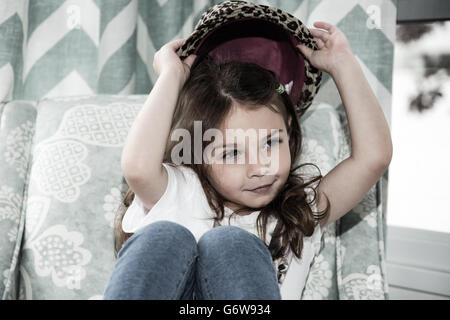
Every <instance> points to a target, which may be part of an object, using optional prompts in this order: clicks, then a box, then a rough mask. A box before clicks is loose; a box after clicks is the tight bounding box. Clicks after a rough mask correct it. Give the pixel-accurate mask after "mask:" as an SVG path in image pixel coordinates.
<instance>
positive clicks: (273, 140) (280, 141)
mask: <svg viewBox="0 0 450 320" xmlns="http://www.w3.org/2000/svg"><path fill="white" fill-rule="evenodd" d="M269 142H270V147H272V144H273V143H275V144H276V143H277V142H278V143H282V142H283V140H281V139H278V140H277V139H276V138H274V139H272V140H267V141H266V143H269Z"/></svg>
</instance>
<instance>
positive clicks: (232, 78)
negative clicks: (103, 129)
mask: <svg viewBox="0 0 450 320" xmlns="http://www.w3.org/2000/svg"><path fill="white" fill-rule="evenodd" d="M278 86H279V82H278V80H277V79H276V76H275V74H274V73H273V72H272V71H270V70H267V69H264V68H262V67H260V66H259V65H257V64H254V63H247V62H238V61H231V62H225V63H220V62H217V60H216V61H213V60H212V59H210V58H209V56H205V57H202V58H200V57H198V58H197V60H196V61H195V63H194V65H193V66H192V69H191V73H190V76H189V79H188V80H187V81H186V83H185V85H184V86H183V88H182V90H181V91H180V95H179V97H178V101H177V105H176V107H175V111H174V115H173V118H172V125H171V130H170V134H169V137H170V136H171V133H172V132H173V130H175V129H177V128H184V129H186V130H188V131H189V133H190V134H191V135H190V136H191V139H192V141H191V143H192V144H191V145H194V143H193V142H194V141H193V139H194V121H201V124H202V136H203V133H204V132H205V131H206V130H208V129H210V128H219V127H220V125H221V124H222V123H223V121H224V119H225V118H226V116H227V114H228V113H229V112H230V110H231V108H232V105H233V102H238V103H240V104H242V105H244V106H245V108H260V107H261V105H262V106H263V107H268V108H271V109H272V110H274V111H275V112H277V113H281V115H282V116H283V119H284V122H285V125H286V128H287V130H288V135H289V137H290V138H289V149H290V154H291V169H290V172H289V176H288V178H287V180H286V183H285V185H284V187H283V188H282V190H281V191H280V192H279V194H278V195H277V196H276V197H275V198H274V199H273V200H272V201H271V202H270V203H269V204H268V205H267V206H265V207H263V208H260V209H261V210H260V214H259V216H258V218H257V230H258V234H259V237H260V239H266V237H265V234H266V224H267V221H268V218H269V217H270V216H273V217H275V218H277V220H279V221H280V222H281V224H280V225H281V228H276V229H275V230H274V232H273V234H272V238H273V241H274V242H273V243H274V244H275V245H274V246H270V247H269V246H268V245H267V244H266V246H268V248H269V250H270V252H271V254H272V258H273V259H277V258H279V257H281V256H282V254H283V252H285V251H286V249H287V248H288V247H289V246H290V247H291V249H292V251H293V252H294V254H295V255H296V256H297V257H298V258H300V257H301V251H302V248H303V236H311V235H312V233H313V232H314V228H315V226H316V224H317V223H318V222H319V220H321V219H325V218H326V217H327V216H328V214H329V206H330V202H329V200H328V197H327V198H326V199H327V207H326V209H325V210H324V211H321V212H320V213H321V214H319V215H315V214H314V213H313V212H312V209H311V207H310V204H311V203H313V202H314V201H316V198H317V194H316V190H315V188H314V187H311V185H312V184H314V183H316V182H317V181H319V180H321V179H322V175H321V174H320V169H319V168H318V167H317V166H316V165H314V164H313V163H304V164H299V165H297V166H295V167H294V166H293V164H296V161H297V157H299V155H300V151H301V149H302V134H301V129H300V125H299V121H298V120H299V116H298V114H297V112H296V111H295V108H294V106H293V104H292V102H291V100H290V98H289V95H288V94H287V93H286V92H284V93H282V94H279V93H278V92H277V90H276V89H277V88H278ZM274 107H275V108H274ZM289 120H293V121H290V125H289V123H288V121H289ZM202 140H203V139H202ZM178 143H179V142H178V141H171V139H168V141H167V146H166V150H165V154H164V159H163V162H165V163H167V164H170V165H174V164H173V162H172V161H171V150H172V148H173V147H174V146H175V145H176V144H178ZM209 143H210V142H208V141H203V142H202V150H204V149H205V148H206V146H207V144H209ZM191 149H194V148H191ZM202 154H203V153H202ZM195 156H196V154H194V152H193V151H192V152H191V155H190V157H191V158H190V159H191V161H190V162H189V164H185V163H183V164H181V165H184V166H186V167H190V168H192V170H194V172H195V173H196V174H197V175H198V177H199V179H200V182H201V185H202V187H203V190H204V192H205V195H206V198H207V199H208V203H209V205H210V207H211V208H212V210H214V211H215V212H216V217H215V218H214V220H215V225H216V223H218V222H219V221H221V220H222V219H223V217H224V198H223V197H222V196H221V195H220V194H219V193H218V192H217V191H216V190H215V189H214V188H213V186H212V184H211V183H210V180H209V178H208V166H209V164H206V163H204V162H203V161H199V159H197V160H194V161H193V159H195ZM305 165H313V166H315V167H316V168H317V169H318V170H319V175H318V176H315V177H313V178H312V179H311V180H309V181H305V180H304V179H303V177H302V176H301V175H300V174H299V173H298V172H297V170H298V169H299V168H301V167H303V166H305ZM306 188H311V189H312V190H313V192H314V198H313V200H312V201H311V202H308V201H307V193H306V191H305V189H306ZM133 199H134V192H133V191H132V190H131V188H129V189H128V192H127V193H126V195H125V197H124V200H123V202H122V203H121V206H120V208H119V210H118V212H117V213H116V220H115V235H114V248H115V254H116V256H117V253H118V252H119V250H120V248H121V247H122V245H123V243H124V242H125V241H126V240H127V239H128V238H129V237H130V236H131V235H132V234H130V233H125V232H124V231H123V230H122V219H123V215H124V213H125V211H126V208H128V207H129V206H130V204H131V202H132V200H133ZM124 209H125V210H124ZM248 210H251V211H255V208H248V207H245V208H240V209H239V210H236V211H235V212H233V213H232V215H234V214H238V213H240V212H243V211H248ZM232 215H231V216H232ZM231 216H230V218H231Z"/></svg>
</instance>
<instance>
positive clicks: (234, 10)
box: [177, 0, 322, 116]
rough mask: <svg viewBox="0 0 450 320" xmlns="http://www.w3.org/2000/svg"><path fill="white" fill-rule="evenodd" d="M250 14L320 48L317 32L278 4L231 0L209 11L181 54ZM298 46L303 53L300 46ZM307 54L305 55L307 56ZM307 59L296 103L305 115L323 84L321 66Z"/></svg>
mask: <svg viewBox="0 0 450 320" xmlns="http://www.w3.org/2000/svg"><path fill="white" fill-rule="evenodd" d="M246 18H253V19H262V20H266V21H270V22H273V23H276V24H278V25H280V26H281V27H283V28H284V29H285V30H286V31H288V32H289V33H291V34H292V35H293V36H294V37H295V38H296V39H297V41H299V42H301V43H303V44H304V45H306V46H308V47H309V48H311V49H313V50H317V49H318V48H317V46H316V43H315V41H314V39H313V36H312V35H311V33H310V32H309V30H308V29H307V27H306V26H305V25H304V24H303V23H302V22H301V21H300V20H299V19H297V18H296V17H294V16H293V15H291V14H289V13H287V12H284V11H282V10H281V9H278V8H273V7H269V6H266V5H262V4H254V3H250V2H247V1H241V0H231V1H224V2H222V3H220V4H217V5H215V6H213V7H211V8H209V9H208V10H207V11H205V12H204V13H203V14H202V15H201V18H200V20H199V21H198V23H197V25H196V26H195V29H194V32H193V33H192V34H191V35H190V36H189V37H188V38H187V39H186V42H185V43H184V45H183V46H182V47H181V48H180V49H179V50H178V52H177V54H178V56H179V57H180V59H182V60H183V59H185V58H186V57H188V56H189V55H190V54H192V53H194V50H195V48H196V47H197V46H198V44H199V43H200V41H201V40H202V39H203V38H204V37H205V36H206V35H207V34H208V33H209V32H210V31H212V30H214V29H215V28H217V27H219V26H220V25H222V24H224V23H227V22H230V21H233V20H240V19H246ZM295 50H296V51H297V52H298V53H299V54H301V55H302V56H303V54H302V53H301V51H300V49H298V48H295ZM303 57H304V56H303ZM304 61H305V79H304V84H303V88H302V95H301V97H300V99H299V101H298V102H297V104H296V106H295V107H296V111H297V113H298V114H299V116H301V115H302V114H303V113H304V112H305V111H306V109H307V108H308V107H309V106H310V105H311V103H312V101H313V99H314V96H315V95H316V94H317V92H318V91H319V88H320V81H321V79H322V73H321V71H320V70H318V69H317V68H315V67H314V66H312V65H311V63H310V62H309V61H308V59H306V57H304Z"/></svg>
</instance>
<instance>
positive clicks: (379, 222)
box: [0, 0, 397, 299]
mask: <svg viewBox="0 0 450 320" xmlns="http://www.w3.org/2000/svg"><path fill="white" fill-rule="evenodd" d="M220 2H221V1H208V0H190V1H184V0H183V1H181V0H115V1H106V0H66V1H64V0H40V1H37V0H3V1H1V2H0V99H1V103H0V120H1V127H0V137H1V139H2V140H0V152H2V153H1V154H0V162H1V166H0V167H2V168H1V169H0V190H1V192H0V230H1V231H2V235H0V244H1V245H0V271H1V272H0V280H1V281H0V296H1V294H2V291H4V290H5V287H10V285H11V283H12V282H14V279H11V278H12V277H11V274H12V273H15V272H17V279H19V278H20V277H23V274H25V273H24V272H23V273H22V275H21V270H22V266H20V261H17V259H19V258H20V257H19V255H18V253H19V250H22V249H21V248H20V244H19V245H17V244H16V245H15V246H13V247H11V242H12V240H11V239H16V238H17V239H20V236H18V235H17V234H16V233H14V232H13V231H11V230H12V228H13V227H12V226H13V225H14V224H15V223H17V224H19V219H18V218H17V217H15V216H14V215H13V214H12V213H11V212H10V211H8V210H6V209H5V208H6V207H7V206H6V205H5V203H8V205H9V204H11V203H16V202H17V206H18V207H20V201H19V200H18V199H10V198H8V197H7V196H6V195H7V194H8V193H7V189H6V185H7V182H10V179H12V178H10V177H11V174H10V172H7V173H5V172H6V170H7V166H6V165H3V164H4V163H7V160H8V159H9V157H10V156H11V154H10V153H7V152H6V151H4V150H11V149H8V148H7V147H6V146H7V145H8V144H10V143H11V142H10V140H8V139H9V138H8V137H11V136H12V135H13V133H12V132H13V130H14V128H16V127H22V128H24V130H27V129H26V128H28V127H29V128H30V130H29V131H30V136H32V134H33V132H34V131H33V130H34V127H33V123H34V121H35V120H36V119H35V118H36V110H34V109H33V108H35V107H36V106H39V105H40V103H41V102H42V101H45V100H46V99H51V98H57V97H68V96H74V97H75V96H83V97H89V96H97V95H123V96H128V95H143V96H142V97H141V98H144V97H145V95H147V94H148V93H149V92H150V90H151V88H152V86H153V84H154V83H155V80H156V75H155V73H154V71H153V68H152V61H153V55H154V53H155V52H156V51H157V50H158V49H159V48H160V47H161V46H162V45H164V44H165V43H167V42H168V41H171V40H173V39H177V38H185V37H188V36H189V35H190V33H191V32H192V30H193V28H194V26H195V24H196V23H197V21H198V20H199V18H200V15H201V14H202V13H203V12H204V11H205V10H206V9H207V8H209V7H211V6H213V5H214V4H217V3H220ZM252 2H255V3H260V4H266V5H270V6H274V7H278V8H280V9H282V10H285V11H287V12H289V13H291V14H293V15H295V16H296V17H298V18H299V19H300V20H302V21H303V22H305V23H306V24H307V26H308V27H312V24H313V22H314V21H318V20H323V21H327V22H329V23H332V24H334V25H336V26H337V27H338V28H339V29H341V30H342V31H343V32H344V33H345V35H346V36H347V38H348V39H349V41H350V44H351V47H352V49H353V52H354V54H355V55H356V57H357V59H358V61H359V63H360V65H361V67H362V69H363V71H364V73H365V75H366V77H367V79H368V81H369V83H370V85H371V86H372V89H373V91H374V92H375V95H376V96H377V97H378V99H379V101H380V104H381V106H382V108H383V111H384V113H385V116H386V119H387V120H388V122H390V114H391V89H392V67H393V52H394V39H395V25H396V9H397V3H396V1H395V0H365V1H362V0H361V1H357V0H303V1H302V0H292V1H288V0H283V1H281V0H280V1H275V0H270V1H269V0H267V1H252ZM323 74H324V77H323V80H322V84H321V88H320V90H319V93H318V95H317V96H316V98H315V101H318V102H323V103H325V104H327V105H329V106H331V107H332V109H333V112H335V114H336V115H337V119H338V123H339V124H340V125H341V126H342V128H343V130H344V134H343V135H342V137H341V138H342V140H341V141H338V142H339V145H340V148H336V150H333V152H334V153H338V154H339V157H338V159H340V160H343V159H344V158H345V157H346V156H348V155H349V150H350V149H349V147H348V146H349V143H350V136H349V131H348V125H347V119H346V114H345V109H344V107H343V105H342V101H341V99H340V96H339V93H338V91H337V89H336V87H335V85H334V82H333V80H332V79H331V78H330V77H329V75H328V74H326V73H323ZM105 99H106V100H108V99H109V98H105ZM106 100H105V101H106ZM113 100H114V99H113ZM59 101H62V100H59ZM102 101H103V100H102ZM108 101H109V100H108ZM137 101H140V102H142V101H143V99H140V100H139V99H138V100H137ZM102 103H103V102H102ZM111 103H112V102H111ZM57 106H58V104H57V103H53V104H52V108H57ZM133 108H134V107H133ZM11 109H16V110H17V112H19V111H20V112H21V113H20V117H22V118H20V119H22V120H20V121H19V120H17V119H18V118H16V120H17V123H16V124H15V126H13V125H12V123H13V122H11V121H10V120H7V119H10V118H8V117H11ZM37 109H38V111H39V108H37ZM133 110H134V109H133ZM3 111H4V112H3ZM2 112H3V113H2ZM28 113H29V114H30V118H29V119H27V117H28V116H27V114H28ZM43 116H44V115H41V121H42V117H43ZM38 117H39V115H38ZM9 126H11V128H9ZM55 126H56V124H55ZM8 130H10V131H8ZM31 141H32V139H31V140H30V143H31ZM335 145H338V144H335ZM345 146H346V147H345ZM24 150H28V149H26V148H25V149H24ZM8 152H10V151H8ZM15 152H16V153H17V152H19V153H20V152H22V151H21V150H16V151H15ZM23 152H25V151H23ZM15 156H17V157H18V158H21V157H20V155H15ZM22 158H23V157H22ZM27 161H28V158H23V162H24V163H25V164H26V162H27ZM23 168H25V169H24V170H22V171H23V172H21V173H20V172H19V173H20V177H19V178H24V177H25V176H26V168H27V166H26V165H24V166H23ZM327 171H328V170H326V169H325V170H324V171H323V172H322V173H323V174H326V173H327ZM387 186H388V171H386V173H385V174H384V176H383V177H382V179H380V181H378V183H377V184H376V185H374V186H373V188H372V189H371V190H370V191H369V192H368V193H367V195H366V196H365V197H364V199H363V200H362V201H361V202H360V203H359V204H358V205H357V206H356V207H355V208H353V209H352V210H351V211H350V212H349V213H348V214H347V215H346V216H344V217H343V218H342V219H340V220H339V221H338V222H336V223H334V224H332V225H330V226H329V228H328V230H327V234H326V239H325V247H324V250H323V254H322V255H320V256H319V259H318V260H317V261H315V263H314V265H313V267H312V269H311V272H310V275H309V277H308V280H307V284H306V287H305V290H304V292H303V297H302V299H388V298H389V295H388V284H387V275H386V264H385V253H386V248H385V243H386V242H385V241H386V231H387V228H386V214H387V212H386V207H387V192H386V191H387ZM23 188H26V187H25V186H24V187H23ZM5 190H6V191H5ZM16 200H17V201H16ZM11 201H12V202H11ZM80 201H81V200H80ZM2 203H3V204H2ZM27 214H28V213H27ZM20 221H22V220H20ZM20 223H22V222H20ZM23 223H26V222H23ZM87 223H88V222H87ZM19 230H22V229H19ZM3 231H4V232H3ZM8 246H9V247H11V248H13V250H10V251H11V252H9V253H8V254H4V252H6V249H5V248H7V247H8ZM107 250H110V248H109V247H108V248H107ZM13 251H14V252H13ZM25 258H26V255H25ZM30 259H31V258H30ZM12 260H13V261H12ZM30 261H31V260H30ZM10 266H11V267H10ZM24 270H25V269H24ZM91 276H92V274H91ZM27 277H29V274H28V272H27ZM30 277H32V276H30ZM17 279H16V280H17ZM21 279H22V278H21ZM17 281H19V280H17ZM49 281H50V280H49ZM27 283H28V284H29V283H32V281H31V280H30V281H29V282H27ZM30 288H31V285H30ZM30 288H28V289H29V290H31V289H30ZM11 292H12V291H11V288H9V292H6V291H5V292H3V298H18V297H17V295H16V296H14V294H12V293H11ZM92 295H93V293H92V292H86V293H85V295H84V296H83V294H79V295H78V297H81V298H89V297H91V296H92ZM42 296H47V295H42ZM34 297H36V298H39V292H36V294H35V295H34ZM67 297H71V296H70V295H67Z"/></svg>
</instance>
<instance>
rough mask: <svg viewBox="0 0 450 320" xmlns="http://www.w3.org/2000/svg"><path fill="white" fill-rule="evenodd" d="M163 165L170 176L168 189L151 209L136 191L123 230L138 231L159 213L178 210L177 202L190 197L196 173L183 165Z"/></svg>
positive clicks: (123, 222) (124, 220) (168, 213)
mask: <svg viewBox="0 0 450 320" xmlns="http://www.w3.org/2000/svg"><path fill="white" fill-rule="evenodd" d="M163 166H164V168H165V169H166V172H167V176H168V181H167V187H166V190H165V191H164V193H163V195H162V196H161V198H160V199H159V200H158V202H156V203H155V205H154V206H153V207H152V208H151V209H150V210H146V208H145V207H144V205H143V203H142V201H141V199H139V196H138V195H137V194H136V193H135V194H134V199H133V201H132V203H131V204H130V206H129V207H128V209H127V211H126V212H125V215H124V217H123V220H122V230H123V231H124V232H127V233H134V232H136V231H137V230H138V229H140V228H142V227H144V226H146V225H148V224H149V223H151V222H152V221H154V218H156V216H157V215H158V216H160V215H167V217H169V216H170V214H171V213H172V212H171V211H172V210H177V209H176V204H177V203H178V202H179V200H180V199H189V197H190V195H189V194H188V193H189V192H190V191H192V188H189V184H190V183H189V181H190V180H191V179H192V174H194V173H193V172H192V173H190V172H189V169H188V168H185V167H182V166H176V167H173V166H172V165H169V164H167V163H163Z"/></svg>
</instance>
